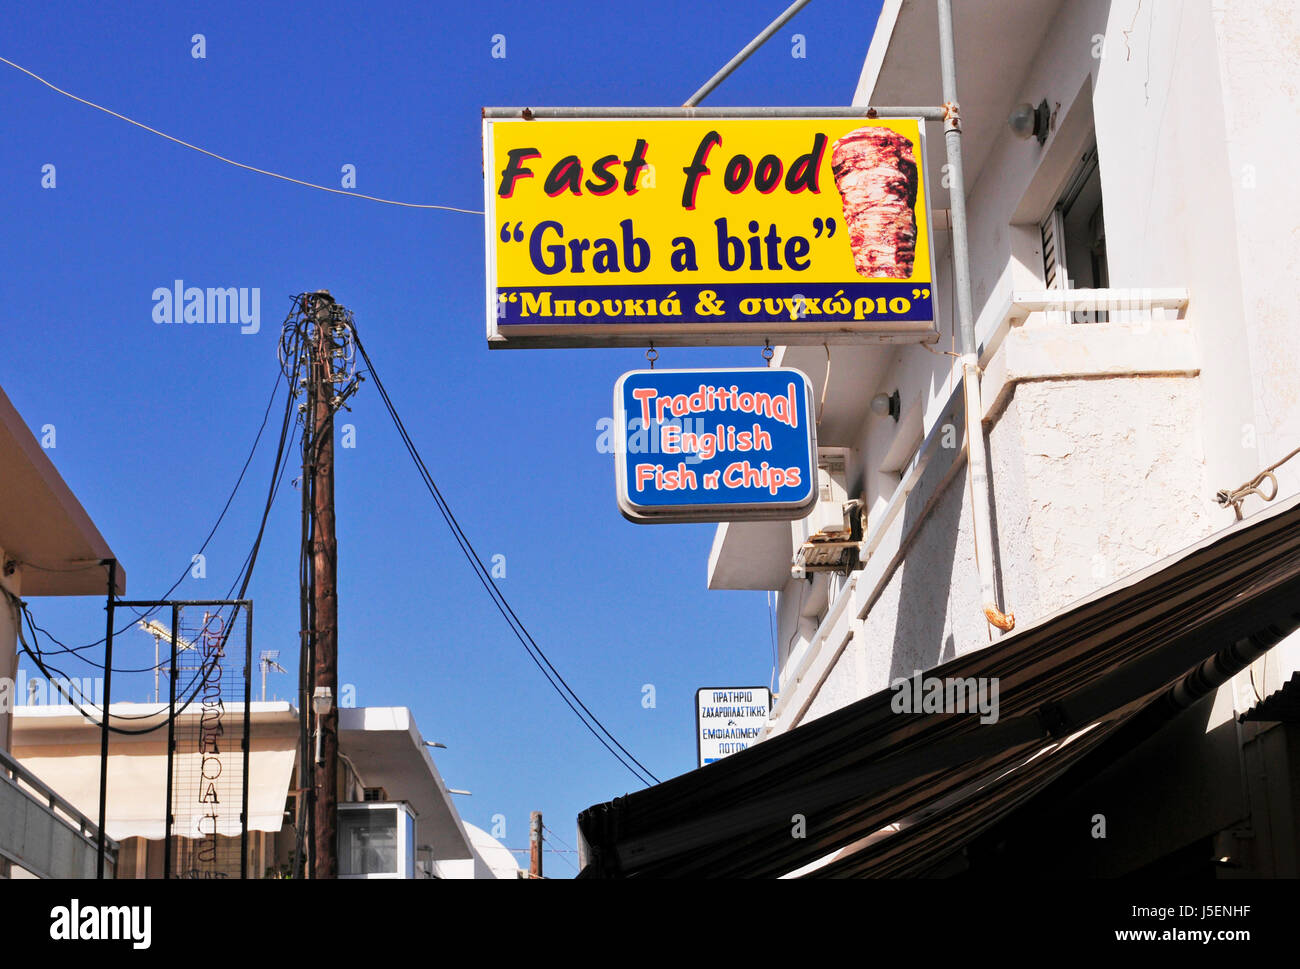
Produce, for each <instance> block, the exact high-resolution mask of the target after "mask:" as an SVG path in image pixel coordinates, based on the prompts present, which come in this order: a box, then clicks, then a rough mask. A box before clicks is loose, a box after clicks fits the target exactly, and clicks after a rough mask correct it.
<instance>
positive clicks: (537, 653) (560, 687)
mask: <svg viewBox="0 0 1300 969" xmlns="http://www.w3.org/2000/svg"><path fill="white" fill-rule="evenodd" d="M354 339H355V340H356V343H357V350H358V352H359V353H360V354H361V357H362V359H363V360H364V361H365V364H366V368H367V371H368V372H369V374H370V376H371V379H373V380H374V382H375V386H376V388H377V389H378V390H379V395H380V397H381V398H382V399H383V402H384V407H385V408H386V409H387V410H388V414H389V416H390V417H391V418H392V419H393V423H394V425H395V426H396V428H397V431H398V434H399V435H400V436H401V438H402V443H403V444H404V445H405V446H406V450H407V452H408V453H409V454H410V456H411V460H412V461H413V462H414V463H415V466H416V470H417V471H418V472H419V473H420V476H421V478H423V480H424V484H425V487H426V488H427V489H428V491H429V494H430V495H431V496H432V497H433V500H434V502H435V503H436V504H437V506H438V511H439V513H441V515H442V518H443V520H444V521H445V522H446V523H447V527H448V528H449V529H450V530H451V533H452V536H453V537H454V538H455V539H456V543H457V544H458V545H459V546H460V549H461V552H462V553H463V554H464V555H465V558H466V559H467V560H468V561H469V563H470V566H471V567H472V568H473V570H474V574H475V576H476V577H477V578H478V580H479V584H480V585H482V586H483V588H484V590H486V591H487V593H488V596H489V597H490V598H491V599H492V603H493V605H494V606H496V609H497V611H498V612H500V613H501V616H502V618H503V619H505V620H506V624H507V625H508V626H509V627H510V630H511V632H513V633H514V635H515V638H516V639H518V640H519V642H520V644H521V645H522V646H523V647H524V650H525V651H526V652H527V653H528V656H529V658H530V659H531V660H532V661H533V664H534V665H535V666H536V667H537V668H538V669H539V670H540V671H541V673H542V675H543V676H544V677H545V678H546V681H547V682H548V683H549V684H550V685H551V688H552V689H554V690H555V691H556V693H557V694H558V695H559V697H560V699H562V700H563V701H564V702H565V704H566V705H567V706H568V707H569V709H570V710H572V711H573V713H574V714H575V715H576V716H577V717H578V719H579V720H581V721H582V724H583V726H585V727H586V728H587V730H588V731H589V732H590V733H591V735H592V736H593V737H595V738H596V739H597V740H598V741H599V742H600V744H601V745H602V746H603V747H604V748H605V749H606V750H608V751H609V752H610V753H611V754H613V756H614V758H615V759H616V760H618V761H619V763H621V764H622V765H623V766H624V767H626V768H627V769H628V770H629V771H630V772H631V773H632V774H633V776H635V777H636V778H637V780H638V781H640V782H641V783H642V784H645V785H646V786H647V787H648V786H650V785H651V783H654V784H658V783H660V781H659V778H658V777H656V776H655V775H654V773H652V772H651V771H650V770H649V769H648V768H646V766H645V765H644V764H642V763H641V762H640V761H639V760H637V759H636V757H635V756H634V755H633V754H632V753H631V751H629V750H628V749H627V748H626V747H624V746H623V745H622V744H621V743H619V741H618V739H617V738H616V737H615V736H614V735H613V734H612V733H611V732H610V731H609V730H608V728H606V727H605V725H604V724H603V723H602V722H601V721H600V719H599V718H598V717H597V716H596V715H595V714H594V713H592V712H591V710H590V708H588V707H587V705H586V704H585V703H583V702H582V700H581V698H579V696H578V694H577V693H576V692H575V691H574V690H573V688H572V687H571V686H569V684H568V682H567V681H565V679H564V677H563V676H561V675H560V672H559V671H558V670H557V669H556V668H555V666H554V664H552V663H551V661H550V659H549V658H548V657H547V656H546V653H545V652H544V651H543V650H542V648H541V647H540V646H539V645H538V644H537V641H536V640H535V639H534V638H533V636H532V635H531V634H530V633H529V632H528V629H527V627H525V626H524V624H523V622H522V621H521V620H520V619H519V617H518V615H516V614H515V611H514V610H513V609H512V608H511V607H510V603H509V602H508V601H507V600H506V598H505V596H504V595H503V594H502V593H501V591H500V589H499V588H498V587H497V585H496V583H494V582H493V581H492V580H491V575H490V573H489V572H488V570H487V568H486V566H484V565H483V560H482V559H481V558H480V557H479V554H478V552H477V551H475V549H474V546H473V545H472V544H471V543H470V541H469V538H468V537H467V536H466V535H465V532H464V530H463V529H462V528H461V526H460V522H459V521H458V520H457V519H456V516H455V514H454V513H453V512H452V510H451V507H450V505H448V503H447V500H446V499H445V498H444V497H443V495H442V492H441V491H440V490H439V488H438V486H437V484H436V483H435V482H434V480H433V475H432V474H431V473H430V472H429V469H428V467H427V465H425V463H424V459H423V458H422V457H421V456H420V453H419V450H418V449H417V448H416V446H415V443H414V442H413V441H412V440H411V436H410V434H408V433H407V430H406V425H405V424H404V423H403V422H402V419H401V417H400V416H399V415H398V413H397V408H396V407H395V406H394V404H393V402H392V399H391V398H390V397H389V395H388V391H387V390H386V388H385V387H384V383H383V380H382V379H381V378H380V376H379V374H378V372H377V371H376V369H375V365H374V361H372V360H371V359H370V355H369V354H368V353H367V352H366V348H365V344H364V343H362V341H361V338H360V336H359V335H355V334H354ZM539 657H540V659H539ZM543 664H545V665H543ZM548 670H549V672H548ZM557 681H558V683H557ZM570 697H572V701H571V700H570ZM574 702H576V703H577V707H575V706H574ZM578 707H581V708H582V710H583V711H584V712H585V713H586V715H587V717H589V718H590V719H591V723H589V722H588V720H587V718H586V717H584V716H583V715H582V713H579V712H578ZM593 723H594V724H595V727H593V726H592V724H593ZM597 728H599V731H600V732H599V733H598V732H597ZM601 734H604V736H601ZM605 738H608V740H609V742H606V739H605ZM610 742H612V743H613V745H614V746H613V747H611V746H610ZM614 747H617V748H618V750H619V751H622V753H623V755H626V758H627V760H625V759H624V757H623V756H620V754H619V753H618V752H617V751H616V750H615V749H614ZM629 760H630V761H631V763H630V764H629V763H628V761H629ZM633 765H635V767H634V766H633ZM643 775H644V776H643ZM647 778H649V780H647Z"/></svg>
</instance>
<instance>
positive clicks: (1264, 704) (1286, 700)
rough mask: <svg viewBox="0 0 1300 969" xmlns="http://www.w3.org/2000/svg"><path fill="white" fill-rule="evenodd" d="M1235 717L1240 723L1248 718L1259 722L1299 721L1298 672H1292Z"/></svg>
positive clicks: (1299, 690) (1299, 687) (1299, 688)
mask: <svg viewBox="0 0 1300 969" xmlns="http://www.w3.org/2000/svg"><path fill="white" fill-rule="evenodd" d="M1237 719H1238V720H1240V721H1241V722H1242V723H1246V722H1247V721H1248V720H1255V721H1258V722H1260V723H1270V722H1272V723H1300V673H1292V674H1291V679H1289V680H1287V681H1286V682H1285V683H1283V684H1282V686H1281V687H1279V688H1278V689H1276V690H1274V691H1273V692H1272V693H1270V694H1269V695H1268V696H1266V697H1264V699H1262V700H1260V701H1259V702H1258V703H1256V704H1255V705H1254V706H1253V707H1251V708H1250V710H1249V711H1248V712H1246V713H1243V714H1242V715H1241V716H1240V717H1238V718H1237Z"/></svg>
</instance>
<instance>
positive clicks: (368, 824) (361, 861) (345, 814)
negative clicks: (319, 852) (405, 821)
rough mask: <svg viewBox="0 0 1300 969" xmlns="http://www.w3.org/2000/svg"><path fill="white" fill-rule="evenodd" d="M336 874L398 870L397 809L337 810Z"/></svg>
mask: <svg viewBox="0 0 1300 969" xmlns="http://www.w3.org/2000/svg"><path fill="white" fill-rule="evenodd" d="M338 824H339V849H340V850H339V874H340V875H380V874H385V875H387V874H392V875H396V874H397V809H396V808H387V809H382V810H375V811H340V812H339V821H338Z"/></svg>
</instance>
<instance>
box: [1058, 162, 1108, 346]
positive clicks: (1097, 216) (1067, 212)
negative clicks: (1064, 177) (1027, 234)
mask: <svg viewBox="0 0 1300 969" xmlns="http://www.w3.org/2000/svg"><path fill="white" fill-rule="evenodd" d="M1041 231H1042V235H1043V276H1044V279H1045V281H1046V283H1047V288H1048V289H1105V288H1107V287H1108V286H1109V285H1110V270H1109V267H1108V266H1107V263H1106V225H1105V220H1104V218H1103V215H1102V199H1101V172H1100V169H1099V168H1098V167H1097V149H1096V147H1093V148H1090V149H1088V151H1086V152H1084V154H1083V157H1082V159H1081V160H1080V162H1079V164H1078V166H1077V167H1076V168H1075V170H1074V172H1073V174H1072V175H1071V176H1070V178H1069V180H1068V181H1067V182H1066V184H1065V188H1064V190H1063V191H1062V192H1061V195H1060V197H1059V198H1058V199H1057V202H1056V205H1054V206H1053V207H1052V211H1051V212H1050V213H1049V214H1048V216H1047V218H1046V219H1044V220H1043V223H1042V226H1041ZM1072 317H1073V318H1072V320H1071V322H1074V323H1093V322H1099V323H1100V322H1105V319H1106V314H1105V313H1104V312H1098V311H1093V310H1076V311H1075V312H1074V313H1073V314H1072Z"/></svg>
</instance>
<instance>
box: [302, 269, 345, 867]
mask: <svg viewBox="0 0 1300 969" xmlns="http://www.w3.org/2000/svg"><path fill="white" fill-rule="evenodd" d="M334 308H335V303H334V300H333V299H332V298H331V297H330V295H329V293H328V292H325V291H321V292H318V293H315V294H313V297H312V303H311V308H310V316H309V320H310V322H311V323H312V324H314V326H313V328H312V330H311V331H310V336H311V341H310V343H309V346H308V353H309V359H310V363H309V365H308V369H309V373H310V377H309V379H310V380H311V381H312V383H313V388H312V389H313V390H314V393H311V394H309V395H308V400H310V401H311V405H312V413H311V414H310V415H308V419H309V420H310V421H311V424H312V434H311V441H312V450H313V452H314V453H313V455H312V461H311V469H310V471H311V475H312V483H311V487H312V490H311V494H312V505H313V507H312V530H311V553H312V554H311V567H312V573H313V575H314V577H315V582H314V589H313V601H312V606H313V608H312V616H313V620H314V623H313V626H314V635H313V637H312V641H313V645H314V650H313V656H312V661H313V662H312V666H313V669H312V684H313V686H314V688H315V689H314V693H313V695H314V696H316V697H318V696H320V695H321V694H322V692H323V691H325V690H328V691H329V693H328V695H329V697H331V698H334V697H337V696H338V693H339V667H338V585H337V580H338V576H337V564H338V543H337V541H336V539H335V536H334V408H335V393H334V350H335V348H336V347H337V346H338V344H337V343H336V342H335V340H334V312H333V311H334ZM312 705H313V708H316V707H318V706H319V703H318V701H317V700H315V699H313V701H312ZM315 716H316V732H317V741H316V751H317V757H316V766H315V774H314V781H313V784H312V786H313V789H314V792H315V798H314V806H313V810H314V814H315V818H314V820H315V824H314V826H313V839H314V841H315V850H314V851H313V858H314V871H313V877H315V878H337V877H338V874H339V864H338V831H337V828H338V787H339V783H338V776H339V712H338V706H337V704H336V703H329V704H328V710H327V711H326V712H324V713H323V714H322V713H320V712H316V714H315Z"/></svg>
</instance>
